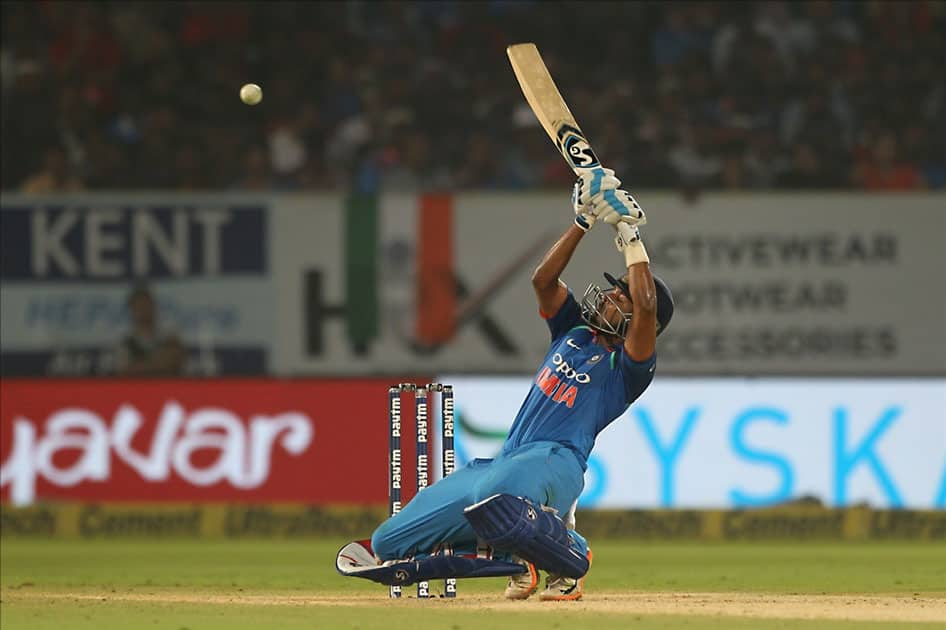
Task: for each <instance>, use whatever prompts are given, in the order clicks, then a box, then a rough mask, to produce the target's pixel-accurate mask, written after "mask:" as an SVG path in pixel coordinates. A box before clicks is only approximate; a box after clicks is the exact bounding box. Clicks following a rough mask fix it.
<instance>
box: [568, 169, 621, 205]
mask: <svg viewBox="0 0 946 630" xmlns="http://www.w3.org/2000/svg"><path fill="white" fill-rule="evenodd" d="M578 184H579V186H578V188H579V190H578V202H579V203H580V204H581V205H583V206H590V205H592V204H594V203H595V202H596V201H597V200H598V199H599V198H600V197H601V195H602V194H603V193H604V192H605V191H607V190H616V189H617V188H618V186H620V185H621V180H620V179H618V178H617V177H615V176H614V171H612V170H611V169H609V168H602V167H600V166H596V167H594V168H582V169H578Z"/></svg>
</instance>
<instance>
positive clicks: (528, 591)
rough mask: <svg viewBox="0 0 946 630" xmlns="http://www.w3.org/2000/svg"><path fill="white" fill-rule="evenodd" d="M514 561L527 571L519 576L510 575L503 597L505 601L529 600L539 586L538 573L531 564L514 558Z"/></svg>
mask: <svg viewBox="0 0 946 630" xmlns="http://www.w3.org/2000/svg"><path fill="white" fill-rule="evenodd" d="M515 561H516V562H518V563H519V564H521V565H523V566H525V567H526V568H527V569H529V570H528V571H527V572H525V573H520V574H519V575H510V576H509V582H508V583H507V584H506V591H505V592H504V593H503V595H504V596H505V597H506V599H529V596H530V595H532V594H533V593H534V592H535V591H536V589H537V588H538V586H539V572H538V571H536V570H535V565H534V564H532V563H531V562H527V561H525V560H523V559H521V558H516V559H515Z"/></svg>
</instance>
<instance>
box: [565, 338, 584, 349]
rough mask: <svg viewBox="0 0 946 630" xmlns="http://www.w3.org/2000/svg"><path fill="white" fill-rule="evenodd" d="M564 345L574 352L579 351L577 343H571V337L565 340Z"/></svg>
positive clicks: (579, 347)
mask: <svg viewBox="0 0 946 630" xmlns="http://www.w3.org/2000/svg"><path fill="white" fill-rule="evenodd" d="M565 345H566V346H568V347H569V348H574V349H575V350H581V346H579V345H578V344H577V343H575V342H574V341H572V338H571V337H569V338H568V339H566V340H565Z"/></svg>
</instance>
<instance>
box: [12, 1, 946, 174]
mask: <svg viewBox="0 0 946 630" xmlns="http://www.w3.org/2000/svg"><path fill="white" fill-rule="evenodd" d="M2 29H3V30H2V33H3V40H2V51H0V53H2V54H0V71H2V171H0V186H2V188H3V189H4V190H23V191H31V192H49V191H61V190H80V189H91V190H99V189H178V190H204V189H224V190H319V189H337V188H350V187H355V188H358V189H361V190H374V189H377V188H378V187H381V188H383V189H385V190H416V189H532V188H539V187H550V186H568V185H569V184H570V183H571V181H572V179H573V175H572V174H571V173H570V172H568V171H567V169H566V168H565V165H564V162H563V161H562V160H561V158H560V157H558V156H557V154H556V153H555V152H554V151H553V149H552V146H551V144H550V143H549V140H548V138H547V137H546V136H545V134H544V133H543V132H542V130H541V128H539V127H538V126H537V124H536V122H535V119H534V116H533V114H532V112H531V110H529V109H528V106H527V105H526V104H525V101H524V99H523V97H522V93H521V91H520V90H519V87H518V85H517V83H516V81H515V78H514V76H513V74H512V72H511V70H510V68H509V64H508V61H507V59H506V56H505V47H506V45H508V44H510V43H515V42H518V41H535V42H536V43H537V44H538V45H539V48H540V50H541V51H542V52H543V54H544V56H545V57H546V61H547V62H548V64H549V66H550V69H551V71H552V74H553V76H554V77H555V78H556V81H557V82H558V84H559V87H560V88H561V90H562V92H563V94H564V95H565V98H566V100H567V101H568V103H569V106H570V108H571V110H572V111H573V112H575V114H576V116H577V118H578V120H579V123H580V124H581V125H582V128H583V129H584V131H585V132H586V133H587V134H588V136H589V138H590V139H591V141H592V144H593V146H594V147H595V149H596V151H597V153H598V155H599V157H600V158H601V159H602V161H603V162H604V163H605V164H606V165H608V166H611V167H612V168H615V169H616V170H617V171H618V173H619V175H621V176H622V177H623V179H624V180H625V182H626V183H629V184H630V185H632V186H639V187H647V188H656V187H675V186H682V187H695V188H721V189H777V188H784V189H811V188H816V189H825V188H828V189H842V188H843V189H869V190H915V189H925V188H933V189H942V188H944V186H946V129H944V120H946V116H944V113H946V112H944V109H946V103H944V101H946V87H944V85H946V84H944V80H946V68H944V65H946V61H944V60H946V3H944V2H934V1H930V2H911V1H890V2H877V1H865V2H859V1H834V2H830V1H814V2H703V1H700V2H670V1H665V2H636V3H632V2H550V1H549V2H540V1H525V0H524V1H520V2H510V1H503V2H501V1H495V0H494V1H489V0H483V1H480V2H446V1H444V2H436V1H422V2H378V1H349V2H304V3H302V2H300V3H294V2H258V3H235V2H138V1H123V2H95V3H83V2H48V1H35V2H14V1H7V2H4V3H2ZM247 82H255V83H258V84H260V85H261V86H262V87H263V92H264V98H263V102H262V103H261V104H260V105H258V106H255V107H249V106H246V105H243V104H242V103H241V102H240V101H239V99H238V96H237V95H238V91H239V89H240V86H241V85H243V84H244V83H247Z"/></svg>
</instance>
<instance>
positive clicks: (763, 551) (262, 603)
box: [0, 539, 946, 630]
mask: <svg viewBox="0 0 946 630" xmlns="http://www.w3.org/2000/svg"><path fill="white" fill-rule="evenodd" d="M343 542H344V541H342V540H312V541H298V540H287V541H207V542H195V541H178V540H169V541H140V542H133V541H118V542H113V541H26V540H17V539H3V541H2V544H0V594H2V603H0V626H2V628H3V629H4V630H14V629H17V628H30V629H34V628H35V629H42V628H55V629H56V630H63V629H65V628H105V629H108V628H143V627H147V628H172V629H173V630H180V629H181V628H187V629H188V630H197V629H203V628H209V629H216V628H226V629H227V630H233V629H235V628H410V629H411V630H422V629H425V628H490V627H496V628H542V629H545V628H553V627H559V628H565V629H567V628H591V627H593V628H595V629H596V630H601V629H605V628H626V627H634V628H658V627H660V628H663V627H687V628H785V627H793V628H794V627H799V628H832V629H834V628H864V627H878V628H880V627H882V628H893V627H906V626H907V625H909V624H900V623H896V622H895V621H892V620H891V619H890V618H889V614H888V616H887V617H885V618H886V619H887V621H883V622H871V621H867V620H864V619H861V620H857V621H839V620H832V619H828V618H825V619H820V618H819V619H807V620H805V619H802V618H801V617H802V616H799V617H797V618H796V617H793V614H794V613H792V612H791V611H789V612H787V613H785V615H784V616H783V615H781V614H780V613H772V614H769V613H766V614H764V615H763V617H765V618H758V617H754V618H748V617H744V616H730V615H729V614H727V613H725V612H723V613H720V612H709V611H704V612H700V611H699V610H698V611H696V614H694V612H693V611H692V610H690V609H689V608H688V607H686V606H684V607H683V608H681V610H680V611H679V612H680V614H675V613H676V612H677V611H676V609H674V608H673V607H672V606H671V607H669V608H667V607H666V606H664V607H662V608H661V609H660V610H659V611H656V612H653V611H648V610H643V609H640V608H639V607H638V606H637V604H636V602H641V601H649V599H650V597H649V594H652V596H653V597H657V596H658V594H659V597H661V598H664V597H671V598H675V597H677V596H675V595H672V594H673V593H681V594H686V593H729V594H739V593H761V594H783V595H791V594H795V595H802V596H804V597H803V599H805V598H808V597H809V596H811V599H812V600H813V601H815V602H816V603H817V602H818V601H820V600H819V598H823V597H825V596H826V595H827V596H829V597H830V596H831V595H832V594H845V595H846V594H872V595H874V596H884V597H886V596H888V595H902V596H907V597H909V598H914V599H916V598H922V600H923V601H925V602H926V604H924V605H925V606H926V608H928V609H930V608H931V607H932V609H933V610H936V609H938V606H939V604H942V615H943V617H942V619H943V620H946V545H942V544H929V543H928V544H852V543H843V544H831V545H829V544H749V543H742V544H697V543H680V544H666V543H660V544H642V543H624V542H620V541H602V542H597V543H596V544H595V545H594V551H595V562H594V566H593V568H592V571H591V574H590V575H589V578H588V583H587V589H586V592H587V596H586V598H585V600H584V601H583V602H580V603H542V602H538V601H535V600H534V599H533V600H529V601H527V602H505V601H504V600H503V599H502V595H501V591H502V587H503V581H502V580H496V579H491V580H466V581H461V583H460V596H459V598H458V600H457V601H456V602H451V601H444V600H438V601H427V602H424V601H416V600H414V599H413V598H409V599H407V600H404V601H399V602H391V601H390V600H388V599H387V597H386V590H385V588H384V587H382V586H377V585H374V584H371V583H369V582H366V581H363V580H356V579H351V578H343V577H341V576H339V575H338V574H337V573H336V572H335V569H334V556H335V552H336V551H337V549H338V548H339V547H340V546H341V544H342V543H343ZM411 590H412V589H411V588H410V587H409V588H405V592H406V593H410V592H411ZM718 599H720V601H725V600H727V598H726V597H725V596H724V597H719V598H718ZM681 601H682V603H683V604H686V601H687V600H686V599H685V598H684V599H682V600H681ZM747 601H749V603H746V604H744V606H745V607H752V606H766V603H765V598H764V597H762V598H759V597H756V598H753V599H751V601H750V600H747ZM825 601H828V600H825ZM831 601H834V600H831ZM882 601H886V600H882ZM826 605H827V606H832V605H833V606H836V605H837V604H836V602H834V604H831V603H830V602H829V603H828V604H826ZM885 605H886V604H885ZM891 605H898V606H902V605H909V602H907V604H904V603H903V601H902V600H901V601H900V602H899V603H894V602H893V600H891ZM733 614H734V615H741V614H742V613H739V612H738V611H736V612H734V613H733ZM774 616H778V617H782V618H769V617H774ZM928 627H929V626H928Z"/></svg>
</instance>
